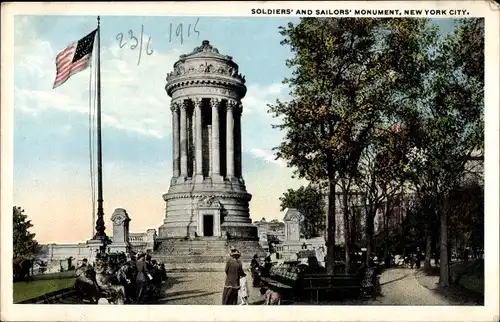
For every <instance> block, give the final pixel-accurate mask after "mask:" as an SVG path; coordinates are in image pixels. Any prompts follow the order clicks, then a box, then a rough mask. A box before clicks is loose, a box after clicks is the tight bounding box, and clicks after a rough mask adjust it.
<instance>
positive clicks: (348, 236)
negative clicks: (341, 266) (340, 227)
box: [342, 185, 351, 274]
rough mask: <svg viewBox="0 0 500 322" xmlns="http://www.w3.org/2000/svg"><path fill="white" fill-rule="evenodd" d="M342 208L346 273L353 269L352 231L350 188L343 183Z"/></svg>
mask: <svg viewBox="0 0 500 322" xmlns="http://www.w3.org/2000/svg"><path fill="white" fill-rule="evenodd" d="M342 190H343V191H342V203H343V204H342V208H343V212H344V247H345V273H346V274H349V272H350V271H351V231H350V229H349V222H350V220H349V205H348V194H349V188H348V187H347V188H346V187H345V186H344V185H343V187H342Z"/></svg>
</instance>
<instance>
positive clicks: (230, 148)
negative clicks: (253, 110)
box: [226, 101, 237, 180]
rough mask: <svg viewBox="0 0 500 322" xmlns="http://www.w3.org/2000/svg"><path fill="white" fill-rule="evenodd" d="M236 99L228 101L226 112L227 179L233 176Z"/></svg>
mask: <svg viewBox="0 0 500 322" xmlns="http://www.w3.org/2000/svg"><path fill="white" fill-rule="evenodd" d="M236 104H237V102H236V101H229V102H228V104H227V112H226V164H227V170H226V176H227V178H228V179H230V180H231V179H232V178H233V177H234V118H233V109H234V108H235V107H236V106H237V105H236Z"/></svg>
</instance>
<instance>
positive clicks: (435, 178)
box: [411, 18, 484, 285]
mask: <svg viewBox="0 0 500 322" xmlns="http://www.w3.org/2000/svg"><path fill="white" fill-rule="evenodd" d="M431 64H432V71H431V72H430V73H428V74H427V75H425V77H424V78H423V79H424V84H425V87H426V88H427V93H428V94H427V95H425V96H423V97H422V98H421V99H420V100H419V101H418V104H416V105H415V111H416V112H417V114H418V116H417V118H418V119H419V120H420V125H421V126H420V128H421V131H420V136H419V137H418V140H415V143H416V153H415V155H416V157H415V158H413V162H412V166H411V168H412V169H413V181H414V182H415V185H416V187H417V188H418V190H419V191H420V195H421V197H425V198H426V200H428V202H429V203H430V209H433V210H434V216H433V219H435V220H436V221H435V223H439V226H440V236H439V239H440V281H439V282H440V284H441V285H448V284H449V283H450V278H449V254H448V252H449V236H448V230H449V228H448V221H449V218H450V211H451V209H452V207H451V204H450V201H451V198H450V196H451V193H452V191H454V190H456V189H458V188H459V187H460V186H461V184H462V179H463V176H464V173H465V166H466V164H467V162H468V161H469V160H470V157H471V155H472V154H473V153H474V152H475V151H476V152H477V151H479V152H481V151H482V150H483V149H484V147H483V145H484V128H483V109H484V20H483V19H476V18H475V19H465V20H459V21H457V24H456V28H455V32H454V34H452V35H449V36H448V37H446V38H445V39H442V40H440V42H439V43H438V46H436V48H435V51H434V52H433V53H432V61H431ZM428 238H429V237H428Z"/></svg>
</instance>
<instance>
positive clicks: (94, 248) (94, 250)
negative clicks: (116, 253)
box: [87, 239, 106, 264]
mask: <svg viewBox="0 0 500 322" xmlns="http://www.w3.org/2000/svg"><path fill="white" fill-rule="evenodd" d="M105 246H106V243H105V241H104V240H102V239H90V240H87V248H88V249H89V259H88V261H89V263H91V264H92V263H94V261H95V260H96V258H97V255H98V254H99V252H100V250H101V248H102V247H105Z"/></svg>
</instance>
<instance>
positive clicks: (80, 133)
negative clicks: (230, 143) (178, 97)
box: [14, 16, 452, 243]
mask: <svg viewBox="0 0 500 322" xmlns="http://www.w3.org/2000/svg"><path fill="white" fill-rule="evenodd" d="M290 21H291V22H296V21H297V19H296V18H290V17H287V18H274V17H272V18H269V17H267V18H264V17H262V18H243V17H241V18H240V17H239V18H226V17H221V18H219V17H203V16H201V17H194V16H191V17H168V16H162V17H121V16H109V17H107V16H104V17H101V78H102V93H101V94H102V124H103V128H102V144H103V187H104V213H105V222H106V227H107V233H108V234H110V233H111V230H112V225H111V221H110V217H111V215H112V213H113V211H114V209H116V208H125V209H126V210H127V212H128V214H129V216H130V217H131V219H132V221H131V222H130V230H131V232H144V231H145V230H146V229H148V228H158V227H159V226H160V225H161V224H162V223H163V219H164V217H165V203H164V201H163V199H162V195H163V194H164V193H166V192H167V191H168V188H169V184H170V179H171V176H172V161H171V159H172V141H171V139H172V138H171V111H170V98H169V97H168V95H167V94H166V92H165V89H164V87H165V77H166V75H167V73H169V72H171V71H172V69H173V68H172V67H173V64H174V63H175V62H176V61H177V60H178V58H179V56H180V55H181V54H184V53H189V52H191V51H192V50H193V49H194V48H195V47H197V46H199V45H201V42H202V41H203V40H209V41H210V43H211V44H212V45H213V46H214V47H216V48H218V50H219V52H221V53H222V54H226V55H230V56H232V57H233V60H234V61H235V62H236V63H237V64H238V65H239V70H240V72H241V73H242V74H243V75H245V78H246V85H247V88H248V91H247V94H246V96H245V98H244V99H243V100H242V103H243V116H242V146H243V152H242V164H243V178H244V179H245V182H246V186H247V190H248V192H249V193H251V194H252V195H253V197H252V200H251V202H250V215H251V217H252V219H253V220H258V219H261V218H262V217H265V218H266V219H268V220H270V219H280V220H281V219H282V218H283V215H284V214H283V212H280V207H279V203H280V202H279V199H278V198H279V197H280V196H281V195H282V193H283V192H285V191H286V190H287V189H289V188H298V187H299V186H300V185H303V184H307V182H305V181H304V180H298V179H293V178H292V174H293V170H292V169H289V168H287V167H286V166H285V163H284V162H283V161H282V160H274V155H273V152H272V148H273V147H275V146H277V145H278V144H279V143H280V140H281V138H282V134H281V133H280V132H279V131H278V130H276V129H273V128H272V126H271V125H272V124H275V123H276V122H277V120H275V119H273V118H272V116H271V115H269V114H267V109H268V108H267V104H268V103H274V102H275V101H276V99H280V100H287V99H288V94H287V93H288V92H289V90H288V88H287V87H285V86H284V85H283V84H282V83H281V82H282V80H283V79H284V78H285V77H287V76H289V75H290V73H291V71H290V70H289V68H288V67H286V65H285V60H286V59H287V58H289V57H290V55H291V53H290V51H289V49H288V48H287V47H285V46H282V45H280V41H281V40H282V36H281V35H280V34H279V32H278V26H282V25H286V24H287V23H288V22H290ZM436 23H437V24H438V25H439V26H440V27H441V28H442V30H443V32H449V31H450V30H451V28H452V27H451V20H437V21H436ZM95 28H96V17H94V16H92V17H88V16H86V17H84V16H71V17H68V16H16V18H15V38H14V46H15V48H14V53H15V54H14V85H15V88H14V204H15V205H16V206H20V207H22V208H23V209H25V211H26V214H27V215H28V216H29V219H31V220H32V224H33V225H34V226H33V228H32V231H33V232H34V233H36V239H37V240H38V241H39V242H40V243H52V242H57V243H73V242H82V241H85V240H88V239H89V238H91V237H92V236H91V235H92V226H94V223H93V222H92V197H91V192H92V190H91V186H90V171H89V168H90V165H89V162H90V159H89V78H90V69H87V70H85V71H83V72H80V73H78V74H76V75H74V76H72V77H71V78H70V79H69V80H68V81H67V82H66V83H65V84H63V85H62V86H60V87H58V88H56V89H52V85H53V82H54V78H55V71H56V70H55V57H56V55H57V53H58V52H59V51H61V50H62V49H64V48H65V47H66V46H68V45H70V44H71V43H73V42H75V41H77V40H78V39H80V38H82V37H84V36H85V35H87V34H88V33H90V32H91V31H92V30H94V29H95ZM130 30H131V31H132V33H133V35H134V36H135V37H137V38H139V39H141V38H142V40H143V48H142V55H141V58H140V61H139V60H138V56H139V49H140V46H138V47H137V48H135V49H133V50H132V49H131V48H130V40H129V39H130V37H129V31H130ZM141 30H143V32H142V34H143V36H142V37H141V36H140V35H141ZM120 33H121V34H122V35H123V42H127V44H125V45H124V46H123V48H120V37H121V36H120V35H119V34H120ZM148 42H149V44H150V46H149V49H150V50H149V52H150V53H151V49H152V54H151V55H148V54H147V53H146V51H147V48H146V46H147V44H148ZM122 45H123V43H122Z"/></svg>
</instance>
